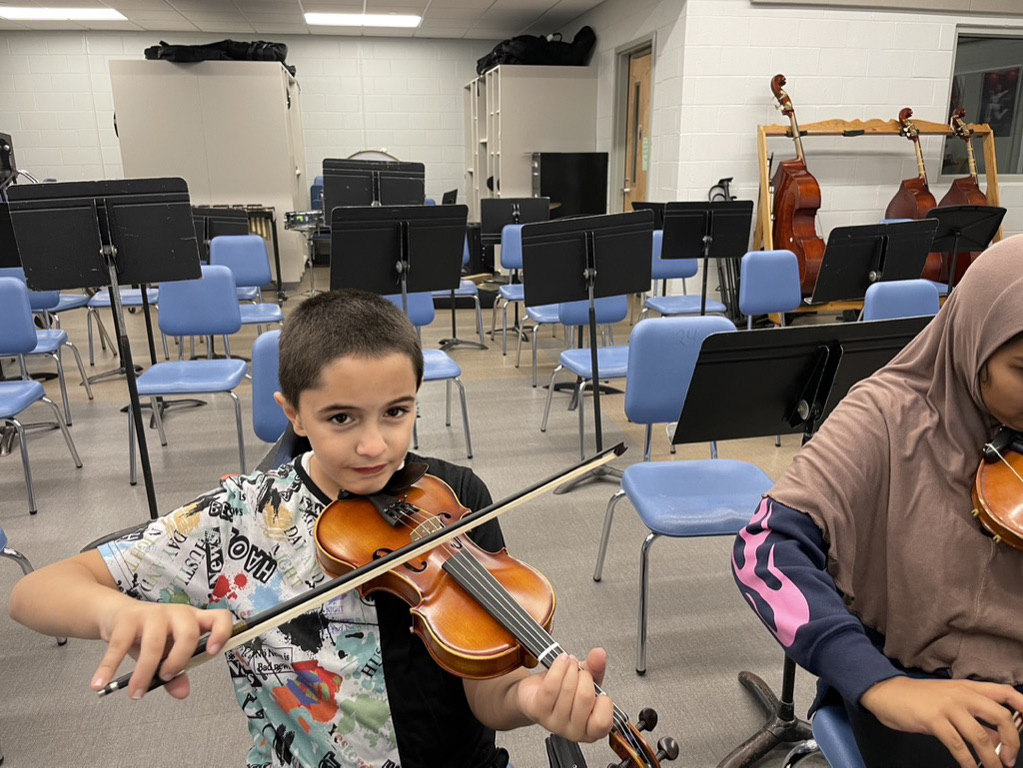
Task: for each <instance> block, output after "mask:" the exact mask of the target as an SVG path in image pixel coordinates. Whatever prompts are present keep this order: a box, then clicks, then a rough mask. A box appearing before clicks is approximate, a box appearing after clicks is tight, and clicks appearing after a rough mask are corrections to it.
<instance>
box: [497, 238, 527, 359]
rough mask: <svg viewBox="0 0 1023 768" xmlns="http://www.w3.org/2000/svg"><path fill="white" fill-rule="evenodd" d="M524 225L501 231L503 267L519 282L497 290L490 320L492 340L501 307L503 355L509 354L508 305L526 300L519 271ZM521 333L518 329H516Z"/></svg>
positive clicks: (520, 267)
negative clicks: (498, 308) (499, 306)
mask: <svg viewBox="0 0 1023 768" xmlns="http://www.w3.org/2000/svg"><path fill="white" fill-rule="evenodd" d="M522 227H523V225H522V224H506V225H505V226H504V227H503V228H502V229H501V266H502V267H503V268H504V269H508V270H511V273H512V279H513V280H518V282H511V283H507V284H506V285H502V286H501V287H500V288H498V289H497V299H496V300H495V301H494V309H493V313H492V314H491V318H490V338H494V329H495V328H496V326H497V305H498V304H500V305H501V310H502V314H501V354H502V355H507V354H508V305H509V304H515V303H520V304H521V303H522V302H523V301H524V300H525V288H524V287H523V284H522V281H521V279H519V271H520V270H521V269H522ZM515 331H516V333H518V332H519V330H518V328H516V329H515Z"/></svg>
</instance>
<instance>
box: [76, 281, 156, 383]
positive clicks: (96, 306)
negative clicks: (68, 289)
mask: <svg viewBox="0 0 1023 768" xmlns="http://www.w3.org/2000/svg"><path fill="white" fill-rule="evenodd" d="M120 296H121V306H122V307H124V308H125V309H128V308H129V307H141V306H142V289H140V288H121V290H120ZM146 302H147V303H148V304H149V306H151V307H155V306H158V305H159V303H160V291H159V290H158V289H156V288H147V289H146ZM110 306H111V304H110V290H109V289H107V288H103V289H101V290H100V291H98V292H97V293H96V294H94V295H93V296H92V297H91V298H90V299H89V303H88V307H89V312H88V314H87V315H86V316H85V324H86V330H87V332H88V335H89V365H95V364H96V356H95V355H94V354H93V342H92V321H93V318H95V319H96V323H97V325H98V326H99V342H100V346H101V347H102V348H103V349H106V348H107V346H106V345H107V344H109V345H110V350H111V352H113V353H114V355H115V356H116V355H117V344H116V343H115V342H114V341H113V340H111V338H110V336H109V334H108V333H107V331H106V328H104V327H103V320H102V318H101V317H100V314H99V311H100V310H101V309H110ZM104 340H106V342H105V343H104ZM163 355H164V357H165V358H166V357H168V356H169V355H168V352H167V339H166V338H164V340H163Z"/></svg>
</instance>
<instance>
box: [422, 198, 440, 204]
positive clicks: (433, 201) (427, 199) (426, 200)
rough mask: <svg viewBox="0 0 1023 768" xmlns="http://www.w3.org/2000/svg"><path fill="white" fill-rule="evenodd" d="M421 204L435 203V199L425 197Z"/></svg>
mask: <svg viewBox="0 0 1023 768" xmlns="http://www.w3.org/2000/svg"><path fill="white" fill-rule="evenodd" d="M423 205H437V201H436V200H434V199H433V198H432V197H427V198H425V199H424V200H423Z"/></svg>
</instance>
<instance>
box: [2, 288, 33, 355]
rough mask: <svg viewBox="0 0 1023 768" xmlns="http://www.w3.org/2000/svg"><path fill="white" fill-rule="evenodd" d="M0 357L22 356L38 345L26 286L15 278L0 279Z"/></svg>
mask: <svg viewBox="0 0 1023 768" xmlns="http://www.w3.org/2000/svg"><path fill="white" fill-rule="evenodd" d="M0 328H3V334H2V335H0V355H5V356H6V355H22V354H25V353H28V352H31V351H32V350H33V349H35V347H36V344H37V343H38V341H39V340H38V337H37V336H36V327H35V323H34V322H33V320H32V305H31V303H30V302H29V298H28V286H27V285H25V283H24V281H22V280H19V279H18V278H16V277H0Z"/></svg>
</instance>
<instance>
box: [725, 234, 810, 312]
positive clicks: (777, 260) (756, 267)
mask: <svg viewBox="0 0 1023 768" xmlns="http://www.w3.org/2000/svg"><path fill="white" fill-rule="evenodd" d="M802 303H803V297H802V294H801V292H800V287H799V260H798V259H797V258H796V254H794V253H793V252H792V251H786V250H778V251H750V252H749V253H747V254H746V255H745V256H743V257H742V264H741V265H740V267H739V311H740V312H742V314H744V315H746V327H747V328H752V327H753V316H754V315H768V314H772V313H774V312H778V313H779V314H780V315H781V325H785V313H786V312H791V311H793V310H794V309H798V308H799V306H800V305H801V304H802Z"/></svg>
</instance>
